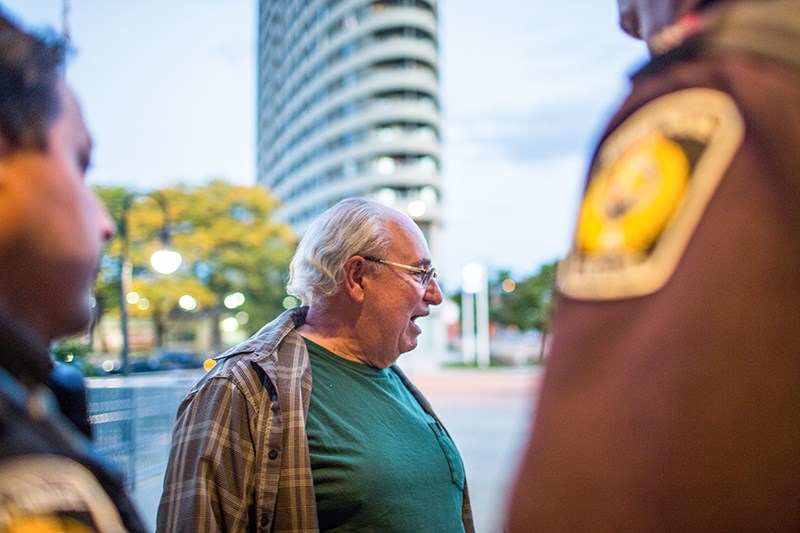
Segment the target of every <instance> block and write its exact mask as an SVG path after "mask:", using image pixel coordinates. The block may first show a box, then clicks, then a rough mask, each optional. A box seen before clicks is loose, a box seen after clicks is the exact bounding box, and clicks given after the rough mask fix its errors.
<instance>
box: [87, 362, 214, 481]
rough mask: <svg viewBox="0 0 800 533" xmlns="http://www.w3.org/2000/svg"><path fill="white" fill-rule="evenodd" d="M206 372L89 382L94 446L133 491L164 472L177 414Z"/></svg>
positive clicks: (164, 373) (175, 372)
mask: <svg viewBox="0 0 800 533" xmlns="http://www.w3.org/2000/svg"><path fill="white" fill-rule="evenodd" d="M202 375H203V371H202V370H200V371H194V370H193V371H170V372H153V373H150V374H141V375H134V376H129V377H121V376H120V377H109V378H90V379H88V380H87V385H88V388H89V414H90V417H91V421H92V426H93V431H94V442H95V447H96V449H97V450H98V451H99V452H100V454H101V455H103V456H104V457H106V459H108V460H109V461H110V462H111V463H112V464H114V466H116V467H117V468H118V470H119V471H120V472H121V473H122V474H123V475H124V476H125V482H126V485H127V487H128V489H129V490H134V489H135V488H136V486H137V485H138V484H139V483H140V482H142V481H144V480H146V479H148V478H152V477H154V476H160V475H161V474H163V472H164V469H165V468H166V466H167V459H168V457H169V447H170V440H171V437H172V425H173V423H174V422H175V413H176V412H177V410H178V406H179V405H180V403H181V400H183V398H184V397H185V396H186V394H187V393H188V392H189V390H191V388H192V386H194V384H195V383H197V381H198V380H199V379H200V377H201V376H202Z"/></svg>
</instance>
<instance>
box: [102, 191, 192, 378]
mask: <svg viewBox="0 0 800 533" xmlns="http://www.w3.org/2000/svg"><path fill="white" fill-rule="evenodd" d="M139 196H150V197H152V198H153V199H155V200H156V201H157V202H158V205H159V206H160V207H161V212H162V215H163V222H162V224H161V231H160V232H159V239H160V241H161V248H159V249H158V250H156V251H155V252H154V253H153V255H152V256H151V257H150V263H151V264H152V266H153V269H154V270H155V271H156V272H158V273H160V274H172V273H174V272H175V271H176V270H178V267H180V265H181V261H182V258H181V254H179V253H178V252H176V251H175V250H173V249H172V247H171V244H170V229H169V228H170V219H169V210H168V205H167V198H166V197H165V196H164V195H163V194H162V193H160V192H157V191H155V192H151V193H147V194H144V195H138V194H128V195H126V196H125V197H124V198H123V199H122V210H121V212H120V218H119V223H118V228H117V234H118V235H119V238H120V244H121V248H120V250H121V251H120V257H119V327H120V331H121V333H122V346H121V349H120V362H121V365H122V374H123V375H125V376H127V375H128V369H129V366H128V357H129V346H130V345H129V336H128V308H127V305H128V302H127V296H128V293H129V292H130V287H131V282H132V280H133V265H132V264H131V261H130V240H129V235H128V212H129V211H130V208H131V206H132V205H133V202H134V200H135V199H136V198H137V197H139Z"/></svg>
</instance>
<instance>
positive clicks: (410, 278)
mask: <svg viewBox="0 0 800 533" xmlns="http://www.w3.org/2000/svg"><path fill="white" fill-rule="evenodd" d="M290 270H291V272H290V279H289V285H288V291H289V292H290V293H291V294H293V295H295V296H297V297H299V298H300V300H301V302H302V303H303V304H304V307H300V308H296V309H291V310H289V311H287V312H285V313H284V314H282V315H281V316H279V317H278V318H277V319H275V320H274V321H273V322H271V323H269V324H267V325H266V326H264V327H263V328H262V329H261V331H259V332H258V333H256V334H255V335H254V336H253V337H252V338H251V339H250V340H248V341H246V342H244V343H243V344H241V345H239V346H236V347H235V348H233V349H231V350H229V351H227V352H226V353H224V354H222V355H220V356H219V357H218V358H217V360H218V363H217V365H216V366H215V367H214V369H213V370H212V371H211V372H210V373H209V374H208V375H207V376H205V377H204V379H203V380H202V381H201V382H200V383H199V384H198V385H197V386H196V387H195V388H194V389H193V390H192V391H191V392H190V393H189V396H188V397H187V398H186V400H184V402H183V404H182V405H181V407H180V408H179V410H178V418H177V422H176V425H175V431H174V436H173V444H172V451H171V453H170V459H169V466H168V468H167V475H166V479H165V481H164V494H163V495H162V498H161V505H160V507H159V512H158V530H159V531H170V532H172V531H187V532H188V531H226V532H238V531H256V530H258V531H318V530H322V531H327V530H339V531H387V532H390V531H398V532H400V531H404V532H408V531H441V532H444V531H471V530H472V517H471V513H470V506H469V498H468V493H467V486H466V482H465V477H464V468H463V465H462V463H461V459H460V456H459V453H458V450H457V449H456V447H455V445H454V444H453V442H452V440H451V439H450V437H449V436H448V434H447V433H446V432H445V430H444V428H443V427H442V424H441V423H440V421H439V420H438V419H437V418H436V416H435V415H434V414H433V411H432V410H431V407H430V405H429V404H428V402H427V401H426V400H425V398H423V396H422V394H421V393H420V392H419V391H418V390H417V389H416V388H415V387H414V386H413V385H412V384H411V382H410V381H409V380H408V378H406V376H404V375H403V373H402V372H401V371H400V370H399V369H398V368H397V367H396V366H395V362H396V361H397V358H398V357H399V356H400V354H402V353H404V352H407V351H409V350H411V349H413V348H414V347H415V346H416V345H417V337H418V336H419V334H420V333H421V331H420V327H419V325H418V324H417V320H418V319H419V318H421V317H424V316H426V315H427V314H428V313H429V311H430V307H431V306H432V305H438V304H439V303H441V301H442V293H441V290H440V289H439V285H438V284H437V283H436V280H435V275H436V269H435V268H433V267H432V266H431V258H430V252H429V251H428V246H427V244H426V243H425V238H424V237H423V235H422V232H421V231H420V230H419V228H418V227H417V225H416V224H415V223H414V222H413V221H412V220H411V219H410V218H408V217H407V216H405V215H403V214H401V213H399V212H397V211H395V210H393V209H390V208H387V207H385V206H383V205H381V204H379V203H376V202H373V201H369V200H362V199H348V200H344V201H342V202H339V203H338V204H336V205H335V206H333V207H332V208H330V209H329V210H328V211H326V212H325V213H324V214H323V215H322V216H321V217H320V218H319V219H318V220H316V221H315V222H314V224H312V226H311V227H310V228H309V229H308V231H307V232H306V234H305V236H304V238H303V240H302V241H301V243H300V245H299V246H298V248H297V251H296V253H295V256H294V259H293V260H292V264H291V269H290ZM312 375H313V380H312Z"/></svg>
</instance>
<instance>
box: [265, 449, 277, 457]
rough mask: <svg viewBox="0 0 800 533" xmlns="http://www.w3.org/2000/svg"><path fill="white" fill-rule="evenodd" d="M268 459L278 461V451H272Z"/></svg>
mask: <svg viewBox="0 0 800 533" xmlns="http://www.w3.org/2000/svg"><path fill="white" fill-rule="evenodd" d="M267 457H269V458H270V459H276V458H277V457H278V451H277V450H270V451H269V454H268V455H267Z"/></svg>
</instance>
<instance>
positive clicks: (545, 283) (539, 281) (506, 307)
mask: <svg viewBox="0 0 800 533" xmlns="http://www.w3.org/2000/svg"><path fill="white" fill-rule="evenodd" d="M556 265H557V263H556V262H555V261H554V262H552V263H548V264H545V265H542V266H541V267H540V268H539V270H538V272H536V274H534V275H532V276H530V277H528V278H526V279H524V280H522V281H519V282H516V286H515V288H514V290H513V291H511V292H505V291H503V290H502V289H501V288H500V287H501V284H502V282H503V280H505V279H508V278H509V273H508V272H500V273H499V275H498V277H497V279H496V281H495V282H494V283H492V292H493V293H494V294H495V295H496V297H495V298H493V299H492V303H493V305H492V309H491V316H492V320H493V321H495V322H496V323H497V324H500V325H502V326H516V327H518V328H519V329H521V330H523V331H525V330H532V329H535V330H538V331H542V332H546V331H547V329H548V324H549V322H550V316H551V314H552V306H553V304H552V295H553V285H554V283H555V273H556Z"/></svg>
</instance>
